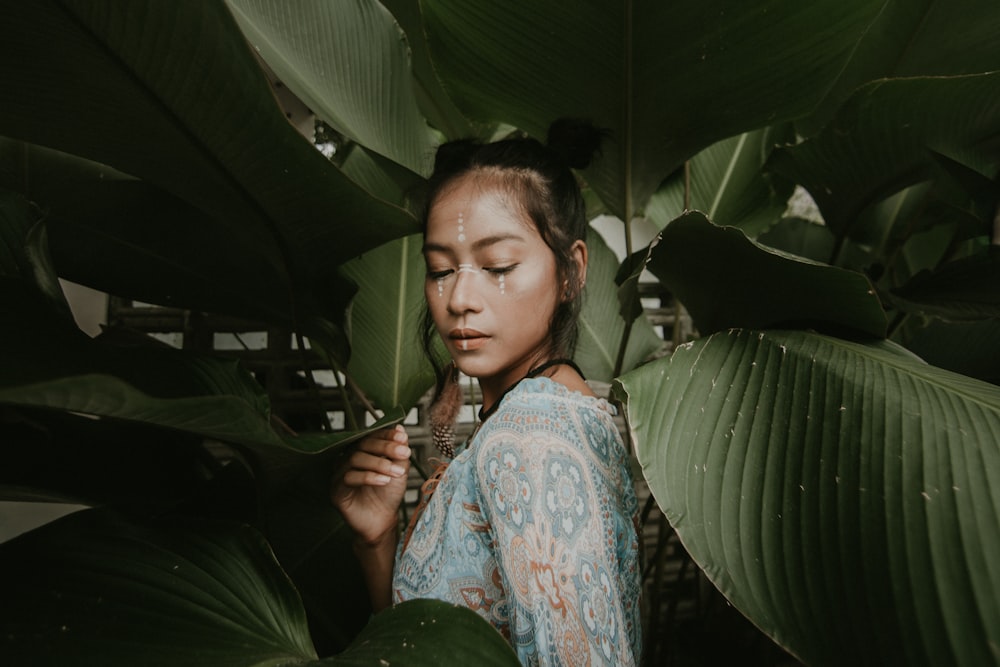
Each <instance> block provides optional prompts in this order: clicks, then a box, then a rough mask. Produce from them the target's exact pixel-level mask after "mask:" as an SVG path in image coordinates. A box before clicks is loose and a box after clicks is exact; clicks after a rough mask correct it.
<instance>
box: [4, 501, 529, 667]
mask: <svg viewBox="0 0 1000 667" xmlns="http://www.w3.org/2000/svg"><path fill="white" fill-rule="evenodd" d="M0 572H2V574H0V582H2V584H0V590H3V591H4V604H3V605H2V606H0V628H2V629H3V633H2V636H0V661H2V662H3V663H4V664H11V665H15V664H16V665H27V664H31V665H39V666H42V665H44V666H46V667H47V666H49V665H51V666H53V667H55V666H57V665H58V666H62V665H102V666H108V665H112V666H113V665H135V664H143V665H150V666H156V665H164V666H166V665H178V664H185V665H191V666H192V667H197V666H199V665H206V666H208V665H212V666H213V667H216V666H218V665H231V666H233V667H237V666H244V665H246V666H249V665H256V666H261V667H262V666H265V665H320V664H329V665H361V664H364V665H378V664H386V663H388V664H407V665H466V664H483V665H517V664H518V663H517V658H516V656H515V655H514V653H513V651H512V650H511V648H510V646H509V644H507V642H506V641H505V640H504V638H503V637H502V636H501V635H500V634H499V633H498V632H497V631H496V630H495V629H493V628H492V627H491V626H490V625H489V624H488V623H487V622H486V621H484V620H483V619H481V618H480V617H479V616H478V615H477V614H476V613H475V612H473V611H471V610H470V609H468V608H465V607H456V606H455V605H451V604H447V603H444V602H440V601H437V600H419V601H413V602H409V603H404V604H401V605H399V606H397V607H395V608H393V609H391V610H388V611H386V612H384V613H382V614H379V615H377V616H376V617H375V618H374V619H373V620H372V621H371V622H370V623H369V625H368V626H367V628H365V630H364V632H363V633H362V634H361V635H360V636H359V637H358V638H357V640H356V642H355V643H354V644H353V646H352V647H350V648H349V649H348V650H346V651H345V652H344V653H342V654H340V655H338V656H335V657H331V658H326V659H324V660H318V659H317V656H316V653H315V650H314V648H313V646H312V643H311V641H310V637H309V632H308V628H307V624H306V615H305V612H304V610H303V607H302V603H301V600H300V599H299V596H298V593H297V591H296V590H295V588H294V587H293V586H292V585H291V582H290V581H289V580H288V577H287V576H286V575H285V573H284V572H283V571H282V569H281V567H280V566H279V565H278V563H277V561H275V559H274V555H273V554H272V553H271V550H270V548H269V547H268V545H267V543H266V542H265V541H264V540H263V539H262V538H261V536H260V535H259V534H258V533H257V532H256V531H254V530H252V529H250V528H248V527H239V526H231V525H228V524H221V523H192V522H186V523H182V522H180V521H163V522H160V523H158V524H156V525H152V526H142V525H138V524H135V523H132V522H128V521H125V520H122V519H120V518H118V517H116V516H114V515H113V514H110V513H108V512H103V511H99V510H91V511H85V512H79V513H77V514H74V515H71V516H69V517H66V518H63V519H61V520H59V521H56V522H54V523H52V524H49V525H48V526H45V527H43V528H40V529H38V530H35V531H33V532H31V533H28V534H26V535H24V536H21V537H20V538H17V539H16V540H14V541H12V542H10V543H7V544H4V545H2V546H0Z"/></svg>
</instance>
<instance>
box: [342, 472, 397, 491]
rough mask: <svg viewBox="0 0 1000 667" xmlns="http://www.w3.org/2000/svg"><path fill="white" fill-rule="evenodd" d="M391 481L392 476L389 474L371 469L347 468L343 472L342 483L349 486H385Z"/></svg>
mask: <svg viewBox="0 0 1000 667" xmlns="http://www.w3.org/2000/svg"><path fill="white" fill-rule="evenodd" d="M391 481H392V477H390V476H389V475H383V474H382V473H378V472H375V471H373V470H348V471H347V472H346V473H344V479H343V484H344V486H349V487H360V486H386V485H387V484H388V483H389V482H391Z"/></svg>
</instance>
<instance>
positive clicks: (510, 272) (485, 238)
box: [424, 175, 585, 405]
mask: <svg viewBox="0 0 1000 667" xmlns="http://www.w3.org/2000/svg"><path fill="white" fill-rule="evenodd" d="M506 199H507V198H506V196H505V195H504V194H503V193H502V192H500V191H498V190H497V189H496V188H495V187H493V186H490V185H489V184H485V185H484V184H483V183H482V182H481V181H478V180H477V179H476V177H475V176H468V175H467V176H463V177H461V178H460V180H459V181H457V182H456V183H455V184H453V185H452V186H451V187H450V188H449V189H447V190H445V191H444V192H442V193H441V194H440V195H439V196H438V198H437V200H436V201H435V202H434V205H433V206H432V208H431V210H430V214H429V216H428V220H427V231H426V235H425V238H424V258H425V260H426V263H427V280H426V282H425V285H424V294H425V295H426V297H427V304H428V307H429V309H430V313H431V317H432V318H433V319H434V324H435V327H436V328H437V332H438V334H439V335H440V336H441V338H442V340H444V343H445V346H446V347H447V348H448V352H449V353H450V354H451V357H452V359H454V360H455V364H456V365H457V366H458V368H459V370H461V371H462V372H463V373H465V374H466V375H469V376H471V377H475V378H479V381H480V386H481V387H482V389H483V403H484V404H485V405H491V404H492V403H493V402H494V401H496V400H497V399H498V398H499V396H500V394H501V393H502V392H503V391H504V390H505V389H506V388H507V387H509V386H510V385H512V384H513V383H515V382H517V381H518V380H520V379H521V378H523V377H524V376H525V374H526V373H527V372H528V371H529V370H530V369H531V368H532V367H533V366H535V365H537V364H538V363H539V362H541V361H544V360H545V359H546V356H547V353H548V349H549V342H550V341H549V336H550V334H549V324H550V322H551V320H552V315H553V313H554V312H555V308H556V306H557V304H558V303H559V300H560V299H561V298H562V296H561V295H562V294H563V292H564V288H561V285H560V281H559V279H558V275H557V271H556V260H555V255H553V253H552V250H550V249H549V247H548V246H547V245H546V244H545V241H543V240H542V237H541V236H540V235H539V233H538V230H537V229H536V228H535V225H534V224H533V223H532V222H531V220H530V219H528V218H527V217H526V216H524V215H523V214H522V213H520V211H518V210H517V208H516V207H514V206H512V205H511V204H510V202H509V201H506ZM584 261H585V260H584Z"/></svg>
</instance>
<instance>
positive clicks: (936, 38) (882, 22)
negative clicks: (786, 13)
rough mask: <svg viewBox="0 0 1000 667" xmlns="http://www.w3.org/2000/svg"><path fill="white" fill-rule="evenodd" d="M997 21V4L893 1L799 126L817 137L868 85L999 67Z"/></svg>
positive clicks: (999, 13)
mask: <svg viewBox="0 0 1000 667" xmlns="http://www.w3.org/2000/svg"><path fill="white" fill-rule="evenodd" d="M998 21H1000V6H998V5H997V3H995V2H993V0H889V1H888V2H886V3H885V6H884V7H883V9H882V11H881V12H880V13H879V16H878V18H877V19H876V20H875V21H874V22H873V23H872V25H871V27H870V28H869V29H868V31H867V32H866V33H865V35H864V36H863V37H862V39H861V41H860V42H859V43H858V46H857V48H856V49H855V51H854V53H853V54H852V56H851V59H850V62H848V63H847V65H846V67H844V69H843V71H841V72H840V73H839V75H838V76H837V78H836V81H835V82H834V83H833V84H832V85H831V86H830V90H829V92H828V94H827V95H826V96H825V97H824V99H823V101H822V102H821V103H820V104H819V105H818V106H817V109H816V111H815V112H814V113H813V114H811V115H810V117H809V118H808V119H806V120H805V121H804V122H802V123H798V124H797V127H799V128H800V129H801V130H802V131H803V132H804V133H805V134H807V135H810V134H813V133H815V131H816V130H818V129H819V128H820V127H822V126H823V125H825V124H826V123H827V122H829V120H830V118H831V117H832V116H833V114H834V113H835V112H836V111H837V109H838V108H839V107H840V105H841V104H842V103H843V102H844V100H846V99H847V98H848V97H850V96H851V94H852V93H853V92H854V90H855V88H857V87H858V86H860V85H862V84H864V83H866V82H868V81H874V80H875V79H883V78H897V77H913V76H949V75H955V74H978V73H980V72H986V71H991V70H997V69H1000V40H997V39H996V30H995V29H994V28H995V26H996V25H997V22H998Z"/></svg>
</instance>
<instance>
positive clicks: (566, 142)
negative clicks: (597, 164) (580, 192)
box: [545, 118, 608, 169]
mask: <svg viewBox="0 0 1000 667" xmlns="http://www.w3.org/2000/svg"><path fill="white" fill-rule="evenodd" d="M607 135H608V131H607V130H602V129H599V128H597V127H594V125H593V123H591V122H590V121H589V120H585V119H582V118H559V119H558V120H555V121H553V123H552V124H551V125H550V126H549V136H548V138H547V140H546V142H545V143H546V144H547V145H548V147H549V150H551V151H552V152H553V153H555V154H556V155H558V156H559V157H560V158H562V160H563V162H565V163H566V165H567V166H569V167H573V168H574V169H585V168H587V166H589V165H590V161H591V160H593V159H594V156H595V155H598V154H600V151H601V141H602V140H603V139H604V138H605V137H606V136H607Z"/></svg>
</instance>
